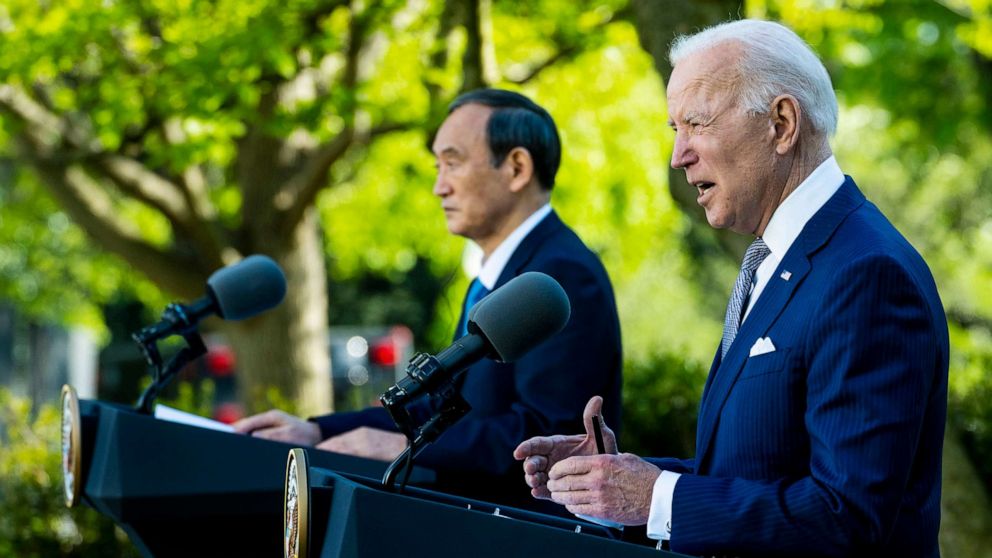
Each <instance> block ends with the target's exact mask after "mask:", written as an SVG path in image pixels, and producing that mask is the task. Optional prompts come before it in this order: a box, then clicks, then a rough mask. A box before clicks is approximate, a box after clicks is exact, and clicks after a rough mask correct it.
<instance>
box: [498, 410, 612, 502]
mask: <svg viewBox="0 0 992 558" xmlns="http://www.w3.org/2000/svg"><path fill="white" fill-rule="evenodd" d="M602 411H603V398H602V397H600V396H598V395H596V396H594V397H593V398H592V399H590V400H589V402H588V403H586V408H585V410H584V411H583V412H582V422H583V423H584V424H585V428H586V433H585V434H584V435H583V434H575V435H572V436H563V435H557V436H538V437H535V438H531V439H529V440H525V441H524V442H523V443H521V444H520V445H519V446H517V449H515V450H513V457H514V458H515V459H517V460H523V462H524V481H525V482H526V483H527V486H529V487H530V493H531V495H532V496H534V497H535V498H542V499H545V500H550V499H551V492H550V491H549V490H548V486H547V484H548V471H549V470H550V469H551V468H552V467H554V466H555V464H557V463H558V462H559V461H562V460H564V459H567V458H569V457H572V456H578V455H596V454H597V453H599V452H598V451H597V450H596V438H595V435H594V434H593V426H592V421H593V417H595V416H598V415H601V414H602ZM599 420H600V426H601V427H602V432H603V445H604V446H605V448H604V449H605V450H606V452H607V453H611V454H615V453H616V452H617V438H616V436H615V435H614V434H613V431H612V430H610V429H609V428H608V427H607V426H606V423H604V422H602V418H600V419H599Z"/></svg>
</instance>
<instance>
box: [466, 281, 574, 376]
mask: <svg viewBox="0 0 992 558" xmlns="http://www.w3.org/2000/svg"><path fill="white" fill-rule="evenodd" d="M571 312H572V309H571V305H569V303H568V295H566V294H565V290H564V289H562V288H561V285H559V284H558V282H557V281H555V280H554V279H552V278H551V277H550V276H548V275H546V274H544V273H540V272H537V271H528V272H526V273H522V274H520V275H518V276H517V277H515V278H513V279H512V280H510V281H508V282H507V283H506V284H505V285H503V286H502V287H500V288H498V289H496V290H495V291H493V292H492V293H490V294H489V295H487V296H486V297H485V298H483V299H482V300H480V301H479V303H478V304H476V305H475V306H474V307H473V308H472V310H471V311H470V312H469V314H468V331H469V333H480V334H482V335H483V336H485V338H486V340H488V341H489V344H490V345H491V346H492V348H493V351H494V352H495V353H496V355H497V356H498V357H499V360H501V361H503V362H513V361H515V360H517V359H518V358H520V357H522V356H523V355H524V354H525V353H526V352H527V351H529V350H531V349H533V348H534V347H535V346H537V345H539V344H540V343H542V342H544V341H546V340H547V339H548V338H550V337H551V336H552V335H554V334H556V333H558V332H559V331H561V330H562V329H564V327H565V324H567V323H568V318H569V316H570V315H571Z"/></svg>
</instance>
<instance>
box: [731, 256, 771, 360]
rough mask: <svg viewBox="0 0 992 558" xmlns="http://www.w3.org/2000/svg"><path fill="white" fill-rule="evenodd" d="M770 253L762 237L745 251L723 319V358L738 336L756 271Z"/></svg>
mask: <svg viewBox="0 0 992 558" xmlns="http://www.w3.org/2000/svg"><path fill="white" fill-rule="evenodd" d="M770 253H771V250H769V249H768V245H767V244H765V241H764V240H761V238H760V237H759V238H756V239H754V242H752V243H751V245H750V246H748V247H747V251H746V252H744V261H743V262H741V272H740V273H739V274H738V275H737V281H736V282H735V283H734V292H733V293H731V294H730V302H729V303H728V304H727V317H726V318H724V320H723V342H722V343H721V344H720V351H721V352H720V358H721V359H722V358H723V357H725V356H727V351H728V350H729V349H730V344H731V343H733V342H734V337H736V336H737V329H738V328H739V327H740V324H741V314H743V313H744V308H745V303H746V302H747V298H748V295H750V294H751V286H752V285H753V284H754V272H755V271H756V270H757V269H758V266H759V265H761V262H763V261H764V260H765V258H767V257H768V254H770Z"/></svg>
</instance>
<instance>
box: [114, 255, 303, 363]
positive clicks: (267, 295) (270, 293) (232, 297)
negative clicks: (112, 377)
mask: <svg viewBox="0 0 992 558" xmlns="http://www.w3.org/2000/svg"><path fill="white" fill-rule="evenodd" d="M285 296H286V276H285V275H283V272H282V269H280V268H279V265H278V264H276V262H274V261H272V259H271V258H269V257H267V256H261V255H257V254H256V255H253V256H248V257H247V258H245V259H243V260H241V261H240V262H238V263H236V264H234V265H230V266H227V267H224V268H221V269H219V270H217V271H215V272H214V274H213V275H211V276H210V278H209V279H207V294H206V295H205V296H203V297H202V298H200V299H198V300H196V301H194V302H193V303H191V304H189V305H182V304H170V305H169V307H168V308H166V311H165V313H164V314H163V316H162V320H161V321H160V322H158V323H157V324H155V325H151V326H148V327H146V328H144V329H142V330H141V331H139V332H137V333H135V334H134V335H132V337H133V338H134V340H135V341H137V342H138V343H139V344H141V345H147V344H148V343H150V342H151V341H155V340H156V339H162V338H163V337H168V336H170V335H174V334H186V333H188V332H189V331H190V330H192V329H193V328H195V327H196V325H197V323H198V322H199V321H200V320H202V319H203V318H206V317H207V316H210V315H211V314H217V315H218V316H220V317H221V318H222V319H224V320H233V321H237V320H244V319H246V318H251V317H252V316H255V315H258V314H261V313H262V312H265V311H266V310H268V309H270V308H273V307H275V306H277V305H278V304H279V303H280V302H282V299H283V297H285Z"/></svg>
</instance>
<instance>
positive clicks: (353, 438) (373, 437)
mask: <svg viewBox="0 0 992 558" xmlns="http://www.w3.org/2000/svg"><path fill="white" fill-rule="evenodd" d="M317 449H322V450H327V451H333V452H336V453H346V454H348V455H357V456H358V457H367V458H369V459H378V460H379V461H392V460H394V459H396V456H398V455H399V454H400V453H402V452H403V450H404V449H406V436H404V435H402V434H400V433H398V432H388V431H386V430H379V429H378V428H371V427H368V426H361V427H359V428H356V429H354V430H349V431H348V432H345V433H344V434H339V435H337V436H334V437H333V438H328V439H326V440H324V441H323V442H321V443H320V444H318V445H317Z"/></svg>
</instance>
